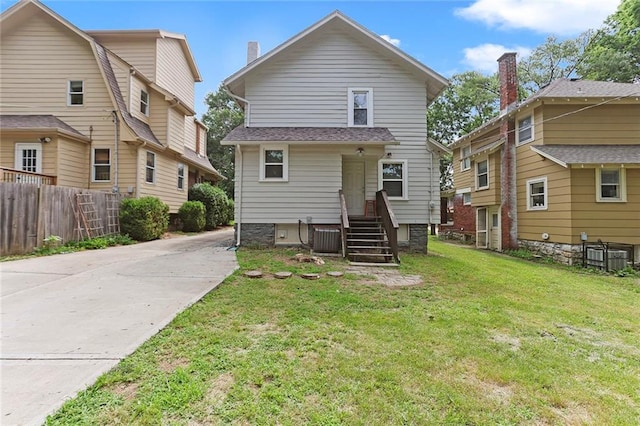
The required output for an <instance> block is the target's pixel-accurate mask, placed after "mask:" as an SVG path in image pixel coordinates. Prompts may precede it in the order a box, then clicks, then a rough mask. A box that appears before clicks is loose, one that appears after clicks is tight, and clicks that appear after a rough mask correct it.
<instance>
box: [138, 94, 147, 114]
mask: <svg viewBox="0 0 640 426" xmlns="http://www.w3.org/2000/svg"><path fill="white" fill-rule="evenodd" d="M140 112H141V113H143V114H144V115H149V93H148V92H147V91H145V90H140Z"/></svg>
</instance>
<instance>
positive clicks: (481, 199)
mask: <svg viewBox="0 0 640 426" xmlns="http://www.w3.org/2000/svg"><path fill="white" fill-rule="evenodd" d="M499 75H500V90H501V99H500V107H501V113H500V115H499V116H498V117H497V118H495V119H493V120H491V121H489V122H487V123H486V124H484V125H483V126H481V127H480V128H478V129H476V130H474V131H473V132H471V133H469V134H467V135H465V136H463V137H461V138H460V139H458V140H457V141H456V142H455V143H454V144H452V145H451V148H452V149H453V164H454V184H455V187H456V196H455V199H454V202H455V207H454V224H453V228H454V229H455V230H457V231H458V232H473V233H475V242H476V246H477V247H481V248H490V249H494V250H503V249H514V248H517V247H525V248H529V249H532V250H533V251H537V252H541V253H542V254H545V255H550V256H553V257H555V258H556V259H557V260H560V261H562V262H564V263H568V264H572V263H576V262H580V261H582V258H583V255H586V254H587V253H584V252H583V244H585V247H586V245H588V244H595V245H596V246H597V245H598V244H600V242H601V243H604V244H600V245H602V246H603V247H606V246H607V243H620V244H624V245H628V247H629V248H630V249H629V250H628V253H629V254H630V255H633V254H634V253H635V261H636V262H637V261H638V260H639V257H640V85H638V84H627V83H611V82H602V81H586V80H572V79H559V80H556V81H553V82H552V83H551V84H549V85H548V86H546V87H544V88H542V89H541V90H540V91H538V92H537V93H535V94H533V95H532V96H530V97H528V98H527V99H525V100H524V101H522V102H521V103H518V102H517V95H516V94H517V75H516V60H515V53H507V54H505V55H503V56H502V57H501V58H500V59H499ZM633 247H635V249H633ZM596 254H597V253H596ZM628 260H629V261H631V260H632V259H628Z"/></svg>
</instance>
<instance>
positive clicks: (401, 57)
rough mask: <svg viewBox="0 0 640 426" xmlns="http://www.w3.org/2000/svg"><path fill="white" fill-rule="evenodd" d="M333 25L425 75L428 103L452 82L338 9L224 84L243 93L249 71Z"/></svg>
mask: <svg viewBox="0 0 640 426" xmlns="http://www.w3.org/2000/svg"><path fill="white" fill-rule="evenodd" d="M330 25H339V26H340V28H343V29H345V30H346V31H349V32H351V33H352V34H355V35H359V36H361V38H362V39H363V40H365V42H366V43H367V44H368V46H370V47H371V48H372V49H376V50H378V51H381V52H383V53H385V54H387V55H389V56H391V57H392V58H393V59H394V60H396V61H398V62H400V63H401V64H402V65H403V66H405V67H406V68H408V69H409V70H411V71H412V72H413V73H414V74H417V75H419V76H422V77H423V78H424V80H425V81H426V82H427V101H428V103H431V101H432V100H433V99H435V98H436V96H438V95H439V94H440V92H442V90H444V88H445V87H446V86H447V85H448V84H449V82H448V81H447V79H446V78H444V77H443V76H441V75H440V74H438V73H437V72H435V71H434V70H432V69H431V68H429V67H427V66H426V65H424V64H423V63H421V62H420V61H418V60H416V59H415V58H413V57H411V56H410V55H408V54H406V53H405V52H403V51H402V50H400V49H399V48H397V47H396V46H394V45H393V44H391V43H389V42H388V41H386V40H384V39H383V38H381V37H379V36H378V35H377V34H375V33H373V32H371V31H369V30H368V29H367V28H365V27H363V26H362V25H360V24H358V23H357V22H355V21H353V20H352V19H350V18H348V17H347V16H345V15H344V14H342V13H341V12H340V11H338V10H336V11H334V12H332V13H330V14H329V15H327V16H326V17H325V18H323V19H321V20H320V21H318V22H316V23H315V24H313V25H311V26H310V27H308V28H307V29H305V30H303V31H302V32H300V33H298V34H297V35H295V36H293V37H291V38H290V39H289V40H287V41H285V42H284V43H282V44H280V45H279V46H277V47H276V48H274V49H272V50H271V51H269V52H267V53H266V54H264V55H262V56H260V57H259V58H257V59H256V60H254V61H253V62H251V63H249V64H247V65H246V66H245V67H244V68H242V69H240V70H239V71H237V72H236V73H234V74H232V75H231V76H229V77H227V78H226V79H225V80H224V81H223V82H222V84H223V85H224V86H226V87H228V88H229V89H231V91H232V92H233V93H236V94H238V95H240V96H242V95H243V93H242V92H243V91H244V89H242V85H243V83H244V77H246V76H247V74H249V73H251V72H252V71H253V70H254V69H256V68H259V67H261V66H262V65H263V64H265V63H268V62H270V61H271V60H272V59H273V58H274V57H276V56H278V55H279V54H280V53H281V52H283V51H286V50H288V49H290V48H291V47H292V46H295V45H296V44H297V43H298V42H299V41H300V40H302V39H304V38H306V37H308V36H309V35H311V34H313V33H315V32H317V31H321V30H322V29H323V28H326V27H329V26H330ZM238 92H240V93H238Z"/></svg>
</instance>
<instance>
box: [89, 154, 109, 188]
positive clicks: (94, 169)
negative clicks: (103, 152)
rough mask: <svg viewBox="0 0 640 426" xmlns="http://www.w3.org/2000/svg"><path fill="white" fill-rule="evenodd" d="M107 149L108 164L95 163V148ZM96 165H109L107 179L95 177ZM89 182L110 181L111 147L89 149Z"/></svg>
mask: <svg viewBox="0 0 640 426" xmlns="http://www.w3.org/2000/svg"><path fill="white" fill-rule="evenodd" d="M97 149H108V150H109V163H108V164H96V150H97ZM96 166H109V179H106V180H102V179H96ZM91 182H97V183H100V182H111V148H101V147H94V148H93V149H92V150H91Z"/></svg>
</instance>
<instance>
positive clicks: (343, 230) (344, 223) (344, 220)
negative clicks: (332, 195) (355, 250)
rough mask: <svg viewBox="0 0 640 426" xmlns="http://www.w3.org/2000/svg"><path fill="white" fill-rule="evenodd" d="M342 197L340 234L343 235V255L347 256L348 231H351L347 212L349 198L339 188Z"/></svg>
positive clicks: (339, 194) (339, 195)
mask: <svg viewBox="0 0 640 426" xmlns="http://www.w3.org/2000/svg"><path fill="white" fill-rule="evenodd" d="M338 197H339V198H340V234H341V235H342V257H347V233H348V232H349V214H348V213H347V200H346V199H345V198H344V193H343V192H342V189H340V190H338Z"/></svg>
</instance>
